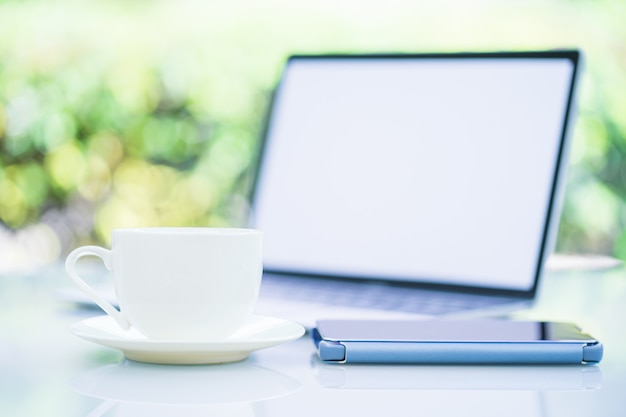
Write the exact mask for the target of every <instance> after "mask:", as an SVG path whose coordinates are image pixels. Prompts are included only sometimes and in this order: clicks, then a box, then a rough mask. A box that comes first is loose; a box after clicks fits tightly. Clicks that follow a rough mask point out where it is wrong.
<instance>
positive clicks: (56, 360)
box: [0, 265, 626, 417]
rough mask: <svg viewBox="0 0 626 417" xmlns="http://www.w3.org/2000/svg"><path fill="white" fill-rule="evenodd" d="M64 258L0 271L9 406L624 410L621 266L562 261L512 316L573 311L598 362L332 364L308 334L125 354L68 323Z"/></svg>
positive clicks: (3, 378)
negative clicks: (222, 355) (196, 353)
mask: <svg viewBox="0 0 626 417" xmlns="http://www.w3.org/2000/svg"><path fill="white" fill-rule="evenodd" d="M71 285H72V284H70V283H69V279H67V278H66V277H65V276H64V273H63V271H62V269H61V267H60V265H56V266H54V267H49V268H46V269H45V270H41V271H35V272H29V273H21V274H18V273H14V274H6V273H5V274H3V275H1V276H0V301H1V306H2V307H1V310H0V331H1V334H0V415H3V416H44V415H45V416H208V415H225V416H283V415H284V416H309V415H311V416H312V415H316V416H319V415H355V416H360V417H363V416H381V415H383V416H385V415H394V416H399V415H428V416H448V415H450V416H453V415H454V416H458V415H479V416H481V417H485V416H507V417H512V416H524V417H535V416H536V417H547V416H568V417H571V416H585V417H589V416H623V415H625V413H626V268H623V267H618V268H613V269H610V270H600V271H584V270H576V271H558V272H551V273H549V274H548V275H547V276H546V279H545V281H544V284H543V286H542V290H541V293H540V297H539V300H538V302H537V304H536V305H535V306H534V307H533V308H532V309H531V310H528V311H523V312H519V313H516V314H515V315H514V317H515V318H532V319H542V320H565V321H574V322H577V323H578V324H579V325H581V326H582V327H583V328H584V329H585V330H586V331H588V332H589V333H591V334H592V335H593V336H595V337H596V338H598V339H600V340H601V341H602V342H603V343H604V345H605V356H604V359H603V361H602V362H601V363H600V364H599V365H597V366H588V365H587V366H585V365H580V366H420V365H412V366H383V365H327V364H323V363H321V362H320V361H319V360H318V359H317V358H316V356H315V354H314V349H313V344H312V342H311V340H310V339H309V337H308V336H305V337H303V338H302V339H299V340H297V341H295V342H291V343H288V344H285V345H281V346H277V347H273V348H268V349H265V350H262V351H258V352H255V353H253V354H252V355H251V356H250V358H248V359H247V360H245V361H243V362H239V363H235V364H228V365H208V366H168V365H150V364H141V363H137V362H132V361H127V360H125V359H124V357H123V355H122V354H121V352H119V351H116V350H113V349H109V348H106V347H102V346H99V345H97V344H94V343H90V342H87V341H85V340H82V339H80V338H78V337H76V336H75V335H73V334H72V333H71V332H70V331H69V326H70V324H72V323H74V322H76V321H79V320H82V319H84V318H86V317H88V316H93V315H99V314H100V313H99V312H98V311H95V310H80V309H77V308H75V306H73V305H69V304H67V303H65V302H62V301H60V299H59V297H58V294H57V291H58V290H59V289H62V288H64V287H68V286H71Z"/></svg>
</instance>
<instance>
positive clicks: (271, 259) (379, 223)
mask: <svg viewBox="0 0 626 417" xmlns="http://www.w3.org/2000/svg"><path fill="white" fill-rule="evenodd" d="M578 62H579V52H578V51H546V52H513V53H457V54H406V55H315V56H292V57H290V58H289V59H288V61H287V63H286V65H285V68H284V71H283V73H282V76H281V79H280V82H279V85H278V86H277V88H276V91H275V94H274V98H273V102H272V105H271V108H270V112H269V115H268V119H267V126H266V130H265V134H264V138H263V141H262V149H261V151H260V153H259V163H258V172H257V176H256V179H255V185H254V189H253V193H252V212H251V226H252V227H256V228H259V229H261V230H263V231H264V259H265V270H266V271H269V272H277V273H288V274H300V275H315V276H322V277H337V278H342V279H368V280H371V279H373V280H383V281H393V282H400V283H406V284H415V285H419V284H422V285H425V286H429V287H433V286H434V287H442V288H443V287H445V288H451V289H462V290H471V289H476V290H485V291H487V292H494V291H495V292H498V293H500V292H501V293H506V294H507V295H519V296H528V297H531V296H533V295H534V293H535V291H536V288H537V283H538V281H539V277H540V275H541V273H542V271H543V263H544V261H545V258H546V256H547V254H548V252H549V251H550V250H551V240H552V239H551V238H552V237H553V234H554V232H555V229H556V228H557V226H558V219H559V215H560V204H559V194H560V193H559V189H560V183H561V181H562V180H563V172H564V168H565V166H566V160H565V159H566V154H567V147H568V146H567V145H568V136H569V135H568V130H569V129H568V126H569V125H570V124H571V123H570V122H571V118H572V117H571V114H570V113H571V112H572V109H573V99H574V87H575V84H576V76H577V72H578V71H577V67H578Z"/></svg>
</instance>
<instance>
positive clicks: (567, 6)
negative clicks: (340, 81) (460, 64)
mask: <svg viewBox="0 0 626 417" xmlns="http://www.w3.org/2000/svg"><path fill="white" fill-rule="evenodd" d="M625 21H626V2H624V1H623V0H604V1H603V0H599V1H582V0H571V1H565V0H544V1H533V0H513V1H493V0H475V1H471V2H467V1H462V0H456V1H454V0H452V1H451V0H444V1H416V0H415V1H408V0H407V1H401V0H386V1H374V0H369V1H358V0H345V1H329V0H318V1H306V0H303V1H293V0H291V1H290V0H273V1H254V0H233V1H222V0H211V1H201V0H196V1H191V0H187V1H173V0H161V1H149V0H143V1H132V2H127V1H119V0H111V1H104V0H92V1H89V2H81V1H75V0H56V1H54V0H48V1H44V0H39V1H35V0H26V1H1V2H0V271H2V270H7V269H12V268H26V267H34V266H37V265H40V264H42V263H46V262H50V261H53V260H56V259H58V258H59V257H61V256H64V255H65V254H66V253H67V252H68V251H69V250H70V249H72V248H73V247H75V246H78V245H82V244H89V243H96V244H101V245H107V246H108V244H109V238H110V237H109V236H110V231H111V229H113V228H116V227H125V226H157V225H165V226H169V225H179V226H187V225H200V226H222V225H229V226H237V225H241V224H242V223H243V221H244V220H243V219H244V218H245V215H246V192H247V187H248V185H249V180H250V175H249V166H250V163H251V161H252V160H253V158H254V155H255V152H256V146H257V141H258V137H259V133H260V129H261V128H262V123H263V116H264V112H265V110H266V108H267V105H268V100H269V96H270V93H271V90H272V88H273V87H274V85H275V82H276V80H277V77H278V75H279V71H280V69H281V66H282V64H283V62H284V60H285V58H286V57H287V56H288V55H289V54H291V53H314V52H430V51H467V50H472V51H480V50H528V49H551V48H570V47H579V48H581V49H582V50H583V51H584V52H585V54H586V65H585V71H584V74H583V77H582V80H581V85H580V87H581V88H580V95H579V97H580V101H579V103H580V117H579V118H578V121H577V123H576V127H575V134H574V142H573V149H572V154H571V158H570V162H571V165H570V170H569V175H568V182H567V189H566V195H565V203H564V211H563V215H562V221H561V226H560V229H559V235H558V241H557V251H559V252H564V253H593V254H606V255H612V256H616V257H619V258H621V259H626V210H625V209H624V204H623V202H624V199H625V198H626V164H624V163H622V160H623V158H624V155H625V153H626V25H624V24H623V22H625ZM529 169H532V167H529Z"/></svg>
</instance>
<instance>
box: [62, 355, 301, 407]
mask: <svg viewBox="0 0 626 417" xmlns="http://www.w3.org/2000/svg"><path fill="white" fill-rule="evenodd" d="M71 387H72V388H73V389H74V390H75V391H76V392H78V393H80V394H83V395H87V396H90V397H95V398H99V399H102V400H103V402H102V403H101V404H100V405H99V406H98V407H96V408H95V409H94V410H92V411H91V413H89V415H88V416H89V417H96V416H137V415H151V416H181V415H184V416H191V417H193V416H206V415H213V414H219V415H228V416H242V417H243V416H259V415H262V414H263V413H262V411H263V407H259V406H258V402H261V401H263V400H268V399H272V398H278V397H282V396H286V395H289V394H291V393H293V392H295V391H297V390H298V389H299V388H300V383H299V382H297V381H295V380H294V379H292V378H290V377H288V376H285V375H282V374H280V373H278V372H275V371H272V370H269V369H265V368H262V367H260V366H257V365H255V364H254V363H251V362H249V361H244V362H238V363H232V364H223V365H208V366H172V365H152V364H146V363H139V362H133V361H128V360H125V361H123V362H121V363H117V364H111V365H107V366H103V367H100V368H97V369H94V370H91V371H89V372H86V373H84V374H81V375H79V376H78V377H76V378H74V379H73V380H72V381H71ZM209 413H210V414H209Z"/></svg>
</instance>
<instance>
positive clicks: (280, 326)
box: [70, 315, 304, 365]
mask: <svg viewBox="0 0 626 417" xmlns="http://www.w3.org/2000/svg"><path fill="white" fill-rule="evenodd" d="M70 329H71V330H72V332H73V333H74V334H76V335H77V336H79V337H81V338H83V339H85V340H88V341H90V342H94V343H98V344H101V345H104V346H107V347H111V348H115V349H119V350H121V351H122V352H123V353H124V355H125V356H126V357H127V358H128V359H131V360H134V361H138V362H149V363H161V364H178V365H183V364H185V365H191V364H209V363H225V362H235V361H240V360H243V359H245V358H247V357H248V355H249V354H250V353H251V352H253V351H255V350H259V349H264V348H267V347H270V346H275V345H278V344H281V343H285V342H289V341H292V340H295V339H298V338H299V337H301V336H302V335H303V334H304V328H303V327H302V326H301V325H299V324H297V323H294V322H291V321H287V320H283V319H279V318H274V317H267V316H258V315H255V316H252V317H251V318H250V319H249V320H248V322H247V323H246V324H244V325H243V327H242V328H241V329H239V330H237V332H235V333H234V334H233V335H231V336H229V337H228V338H226V339H224V340H218V341H183V340H151V339H148V338H146V337H145V336H144V335H142V334H141V333H139V332H138V331H137V330H135V329H133V328H131V329H130V330H122V329H121V328H120V327H119V326H118V325H117V323H116V322H115V321H114V320H113V318H111V317H110V316H108V315H104V316H98V317H93V318H89V319H86V320H82V321H80V322H78V323H75V324H73V325H72V326H71V327H70Z"/></svg>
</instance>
